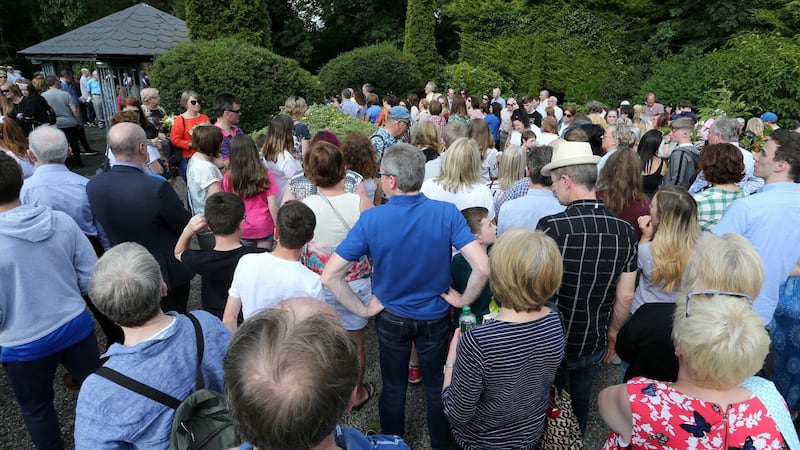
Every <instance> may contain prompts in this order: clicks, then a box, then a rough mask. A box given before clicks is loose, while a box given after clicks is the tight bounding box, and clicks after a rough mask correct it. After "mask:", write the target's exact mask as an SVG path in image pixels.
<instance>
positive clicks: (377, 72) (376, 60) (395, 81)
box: [318, 43, 426, 95]
mask: <svg viewBox="0 0 800 450" xmlns="http://www.w3.org/2000/svg"><path fill="white" fill-rule="evenodd" d="M318 77H319V81H320V83H321V84H322V86H323V87H324V88H325V89H333V90H334V91H341V90H342V89H344V88H347V87H350V88H353V89H360V88H361V85H363V84H364V83H370V84H371V85H373V86H375V90H376V91H377V93H378V94H379V95H381V94H384V93H386V92H389V91H393V92H395V93H396V94H399V95H405V94H406V93H407V92H421V91H422V89H423V87H424V86H425V81H426V80H425V79H424V78H423V77H422V75H421V74H420V72H419V70H418V69H417V66H416V60H415V59H414V58H413V57H411V56H408V55H406V54H404V53H403V52H402V51H400V50H398V49H397V47H395V46H394V45H393V44H390V43H384V44H376V45H370V46H368V47H361V48H357V49H355V50H353V51H349V52H347V53H342V54H341V55H339V56H337V57H336V58H333V59H332V60H330V61H328V62H327V63H326V64H325V65H324V66H322V67H321V68H320V69H319V74H318Z"/></svg>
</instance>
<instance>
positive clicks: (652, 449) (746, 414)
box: [603, 377, 788, 450]
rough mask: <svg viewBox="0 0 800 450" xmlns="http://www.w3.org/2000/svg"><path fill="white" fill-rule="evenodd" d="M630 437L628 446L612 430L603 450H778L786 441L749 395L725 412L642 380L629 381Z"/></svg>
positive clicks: (784, 445)
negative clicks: (625, 449) (624, 449)
mask: <svg viewBox="0 0 800 450" xmlns="http://www.w3.org/2000/svg"><path fill="white" fill-rule="evenodd" d="M628 399H629V401H630V404H631V413H632V414H631V416H632V419H633V434H632V435H631V440H630V443H629V444H628V446H627V447H626V446H622V445H621V444H620V436H619V435H618V434H616V433H614V432H613V431H612V432H611V433H610V435H609V437H608V439H607V440H606V443H605V446H604V447H603V449H604V450H613V449H622V448H628V449H647V450H739V449H741V450H745V449H748V450H756V449H758V450H779V449H785V448H788V447H786V443H785V441H784V439H783V436H782V435H781V433H780V431H778V426H777V425H776V423H775V420H774V419H773V418H772V417H771V416H770V415H769V412H768V411H767V409H766V407H765V406H764V404H763V403H761V401H760V400H759V399H758V397H756V396H755V395H753V396H752V397H751V398H749V399H748V400H745V401H743V402H739V403H732V404H730V405H729V406H728V408H727V409H726V410H723V409H722V408H720V406H719V405H717V404H714V403H712V402H707V401H703V400H699V399H696V398H693V397H689V396H687V395H684V394H682V393H680V392H678V391H676V390H675V389H673V388H672V386H671V385H669V384H667V383H662V382H660V381H653V380H649V379H647V378H643V377H637V378H633V379H631V380H630V381H628Z"/></svg>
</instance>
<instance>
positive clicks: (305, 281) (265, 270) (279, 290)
mask: <svg viewBox="0 0 800 450" xmlns="http://www.w3.org/2000/svg"><path fill="white" fill-rule="evenodd" d="M228 294H229V295H230V296H231V297H235V298H238V299H240V300H241V301H242V315H243V316H244V318H245V320H247V319H248V318H249V317H250V316H252V315H253V314H255V313H257V312H258V311H260V310H262V309H267V308H273V307H275V306H276V305H277V304H278V303H280V302H281V301H283V300H285V299H287V298H292V297H312V298H316V299H318V300H323V299H324V297H323V295H322V281H321V280H320V277H319V275H317V274H316V273H314V272H312V271H311V270H310V269H309V268H307V267H306V266H304V265H302V264H300V261H288V260H285V259H281V258H278V257H276V256H273V255H272V254H271V253H250V254H247V255H244V256H242V257H241V259H239V264H238V265H237V266H236V271H235V272H234V274H233V282H232V283H231V288H230V289H229V290H228Z"/></svg>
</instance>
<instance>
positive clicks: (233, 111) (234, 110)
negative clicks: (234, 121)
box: [225, 108, 242, 114]
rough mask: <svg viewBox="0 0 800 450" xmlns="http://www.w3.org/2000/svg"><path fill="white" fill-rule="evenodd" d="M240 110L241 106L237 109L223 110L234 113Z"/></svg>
mask: <svg viewBox="0 0 800 450" xmlns="http://www.w3.org/2000/svg"><path fill="white" fill-rule="evenodd" d="M241 110H242V108H239V109H226V110H225V111H228V112H232V113H234V114H239V111H241Z"/></svg>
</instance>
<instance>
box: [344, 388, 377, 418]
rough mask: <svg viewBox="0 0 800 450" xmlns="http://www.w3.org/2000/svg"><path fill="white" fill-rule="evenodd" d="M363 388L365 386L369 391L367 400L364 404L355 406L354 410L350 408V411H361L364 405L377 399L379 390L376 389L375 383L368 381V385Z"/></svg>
mask: <svg viewBox="0 0 800 450" xmlns="http://www.w3.org/2000/svg"><path fill="white" fill-rule="evenodd" d="M363 386H364V389H366V390H367V399H366V400H364V401H363V402H361V403H359V404H358V405H355V406H353V407H352V408H350V411H359V410H361V408H363V407H364V405H366V404H367V403H369V401H370V400H372V399H373V398H375V396H376V395H377V389H376V388H375V383H373V382H371V381H367V382H366V383H364V384H363Z"/></svg>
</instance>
